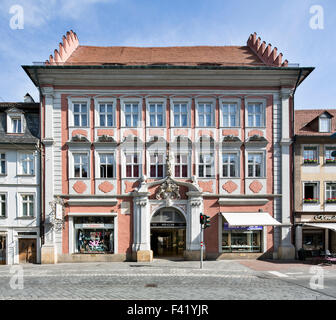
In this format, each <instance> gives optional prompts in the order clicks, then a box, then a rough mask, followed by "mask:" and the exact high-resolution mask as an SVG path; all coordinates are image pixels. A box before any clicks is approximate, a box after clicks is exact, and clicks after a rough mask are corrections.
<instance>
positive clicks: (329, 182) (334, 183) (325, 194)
mask: <svg viewBox="0 0 336 320" xmlns="http://www.w3.org/2000/svg"><path fill="white" fill-rule="evenodd" d="M328 184H329V185H330V184H333V185H335V187H336V181H325V184H324V190H325V192H324V196H325V202H326V203H327V200H328V198H331V197H328V196H327V195H328V189H327V187H328ZM330 192H332V191H330ZM335 192H336V188H335ZM335 204H336V202H335Z"/></svg>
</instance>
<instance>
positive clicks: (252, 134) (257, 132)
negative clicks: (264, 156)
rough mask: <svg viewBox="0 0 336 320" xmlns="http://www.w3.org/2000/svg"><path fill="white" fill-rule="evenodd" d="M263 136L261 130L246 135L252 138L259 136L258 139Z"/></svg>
mask: <svg viewBox="0 0 336 320" xmlns="http://www.w3.org/2000/svg"><path fill="white" fill-rule="evenodd" d="M263 135H264V133H263V132H262V131H261V130H251V131H250V132H249V133H248V136H249V137H253V136H260V137H262V136H263Z"/></svg>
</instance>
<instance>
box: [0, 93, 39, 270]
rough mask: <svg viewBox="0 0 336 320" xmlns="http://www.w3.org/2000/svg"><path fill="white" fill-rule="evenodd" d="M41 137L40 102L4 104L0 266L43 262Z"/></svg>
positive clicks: (0, 123)
mask: <svg viewBox="0 0 336 320" xmlns="http://www.w3.org/2000/svg"><path fill="white" fill-rule="evenodd" d="M28 97H30V96H29V95H28ZM26 98H27V96H26V97H25V100H26ZM39 136H40V125H39V103H34V102H33V101H31V100H30V101H29V100H28V101H27V100H26V102H23V103H0V161H1V163H0V264H18V263H40V261H41V256H40V247H41V244H40V227H39V225H40V152H39Z"/></svg>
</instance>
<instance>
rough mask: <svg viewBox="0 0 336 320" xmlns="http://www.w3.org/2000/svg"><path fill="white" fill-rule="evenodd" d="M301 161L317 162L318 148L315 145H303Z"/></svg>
mask: <svg viewBox="0 0 336 320" xmlns="http://www.w3.org/2000/svg"><path fill="white" fill-rule="evenodd" d="M303 163H305V164H317V163H318V148H317V147H309V146H306V147H303Z"/></svg>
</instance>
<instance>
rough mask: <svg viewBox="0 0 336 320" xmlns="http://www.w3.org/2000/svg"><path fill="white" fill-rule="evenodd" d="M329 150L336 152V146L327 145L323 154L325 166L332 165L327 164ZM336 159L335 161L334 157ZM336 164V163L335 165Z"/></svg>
mask: <svg viewBox="0 0 336 320" xmlns="http://www.w3.org/2000/svg"><path fill="white" fill-rule="evenodd" d="M327 148H332V149H334V150H335V151H336V145H331V144H330V145H325V146H324V152H323V158H324V163H325V164H330V163H327V159H329V158H327ZM333 158H334V159H335V161H336V157H333ZM335 164H336V163H335Z"/></svg>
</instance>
